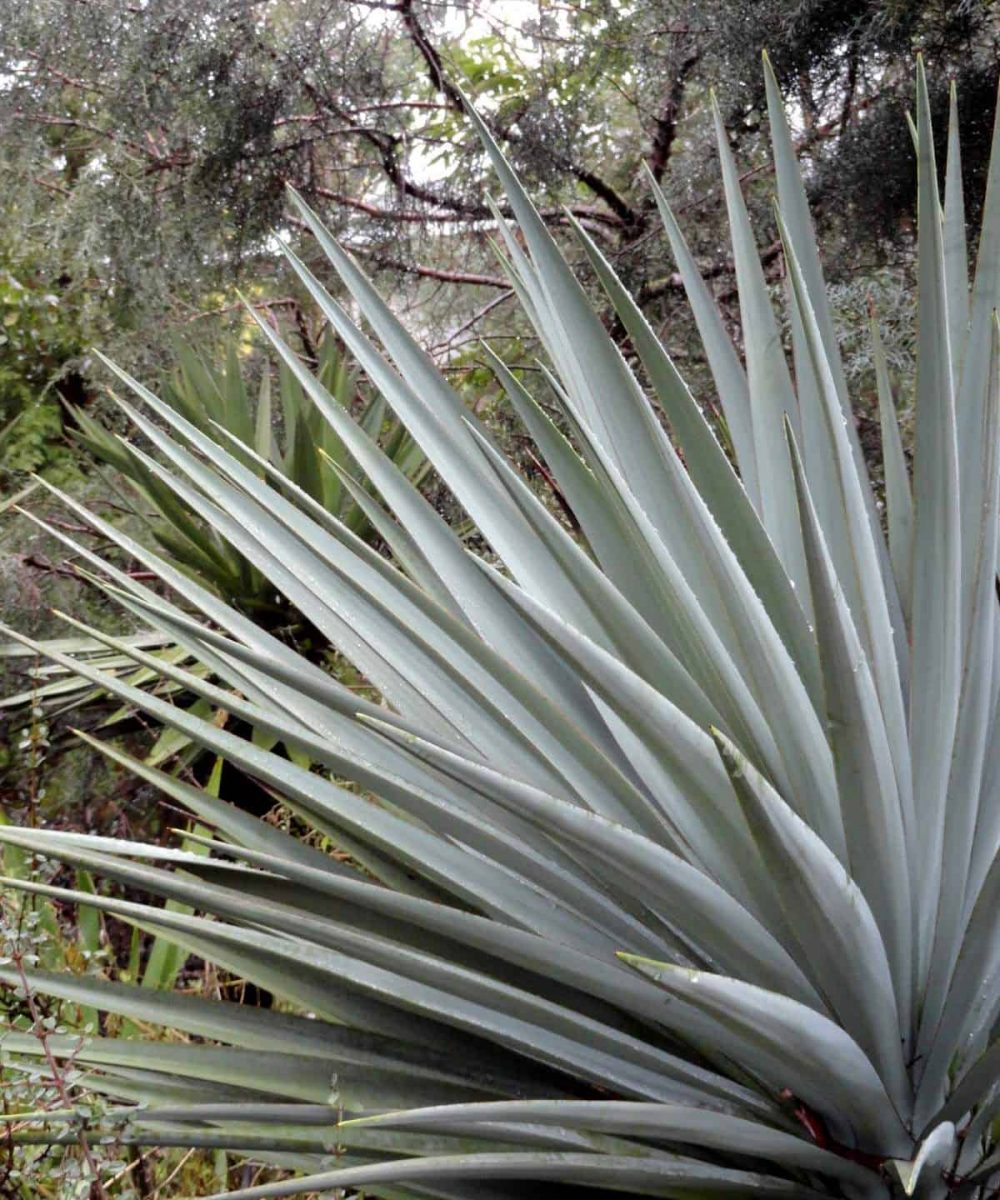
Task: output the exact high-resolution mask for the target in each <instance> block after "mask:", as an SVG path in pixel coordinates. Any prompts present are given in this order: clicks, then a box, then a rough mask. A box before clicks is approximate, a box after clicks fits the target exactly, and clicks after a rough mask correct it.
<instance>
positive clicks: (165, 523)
mask: <svg viewBox="0 0 1000 1200" xmlns="http://www.w3.org/2000/svg"><path fill="white" fill-rule="evenodd" d="M175 353H176V365H175V367H174V369H173V372H172V373H171V376H170V379H169V383H168V385H167V386H166V388H165V390H164V399H165V400H166V401H167V403H168V404H169V405H170V406H171V407H172V408H173V409H174V410H175V411H176V412H178V413H180V414H181V416H183V417H185V418H186V419H187V420H188V421H190V422H191V423H192V424H193V425H194V426H195V427H196V428H197V429H199V430H200V431H201V432H202V433H204V434H205V435H206V436H207V437H210V438H212V439H213V440H214V441H215V442H217V443H218V444H219V445H221V446H223V447H225V448H227V449H230V450H232V449H233V448H234V446H236V445H237V444H242V445H245V446H247V447H249V448H251V450H252V451H253V454H254V457H253V458H249V457H247V456H244V457H243V458H242V461H244V462H246V463H247V464H248V465H249V466H250V467H251V469H252V470H254V471H255V472H256V473H257V474H258V475H259V476H260V477H261V478H269V479H271V480H272V481H274V482H276V483H277V484H278V486H279V487H280V485H281V483H282V482H287V483H288V484H290V485H293V486H294V487H296V488H298V489H300V490H301V491H302V492H304V493H305V495H306V496H308V497H309V498H310V499H312V500H314V501H315V502H316V503H317V504H318V505H320V506H321V507H322V508H323V509H324V510H325V511H326V512H328V513H329V514H330V515H331V516H334V517H336V518H337V519H338V520H340V521H342V522H343V523H344V524H345V525H346V526H347V528H348V529H350V530H351V532H352V533H356V534H357V535H358V536H359V537H363V538H365V539H366V540H376V539H377V537H378V534H377V531H375V530H374V529H373V528H372V525H371V522H370V520H369V517H368V515H367V513H366V509H368V508H369V507H370V506H369V505H368V504H366V503H365V500H364V498H360V501H359V496H358V493H359V491H361V490H364V491H365V492H366V495H367V493H368V492H369V490H370V484H369V483H368V481H367V480H366V479H365V477H364V474H363V472H361V471H359V470H358V469H357V467H356V466H354V464H353V462H352V460H351V458H350V456H349V454H348V453H347V449H346V447H345V446H344V443H343V441H342V439H341V438H340V437H339V436H338V434H337V432H336V430H335V429H334V428H333V427H332V426H331V425H330V424H329V422H327V421H324V420H323V417H322V415H321V414H320V413H319V412H318V411H317V410H316V407H315V405H314V404H312V403H311V401H310V400H309V399H308V397H307V396H306V395H305V393H304V391H303V389H302V385H301V384H300V383H299V381H298V379H297V378H296V377H295V374H294V372H293V371H291V370H290V369H289V367H288V366H287V365H286V364H284V363H283V364H281V366H280V367H279V372H278V385H277V388H276V389H273V388H272V381H271V376H270V374H269V372H267V371H266V370H265V372H264V373H263V375H262V378H261V381H260V384H259V386H258V388H257V394H256V400H255V401H254V400H253V399H251V392H250V389H249V388H248V386H247V383H246V379H245V373H246V367H245V364H244V362H243V360H242V357H241V354H240V350H239V345H238V343H237V342H236V340H235V339H230V340H229V342H228V343H227V344H226V348H225V355H224V363H225V365H224V366H219V365H216V364H215V363H214V362H213V360H212V359H211V358H209V357H207V356H205V355H203V354H199V353H198V352H196V351H194V350H192V349H191V348H190V347H188V346H186V345H184V344H183V343H178V344H177V346H176V347H175ZM317 355H318V362H317V364H316V378H317V380H318V381H319V382H320V384H321V385H322V386H323V388H324V389H325V390H326V392H327V393H328V394H329V395H330V396H331V397H332V398H333V399H334V400H335V401H336V402H337V403H338V404H340V405H341V406H342V407H343V408H344V410H345V411H346V412H349V413H351V414H352V415H353V416H355V418H356V419H357V422H358V424H359V425H360V427H361V428H362V429H363V430H364V431H365V433H366V434H367V435H368V436H369V437H370V438H372V439H373V440H375V441H378V442H379V443H380V444H381V445H382V446H383V448H384V450H385V453H386V455H387V456H388V457H389V458H390V459H391V460H392V461H393V462H394V463H395V464H396V465H397V466H398V467H399V468H400V470H401V471H402V472H403V474H404V475H405V476H406V477H407V478H408V479H410V480H412V481H413V482H414V483H415V484H419V483H420V481H421V479H423V477H424V476H425V475H426V473H427V470H428V463H427V459H426V458H425V457H424V455H423V454H422V453H421V451H420V449H419V447H418V446H417V445H416V444H415V443H414V441H413V439H412V438H411V437H409V436H408V435H407V432H406V429H405V427H404V426H403V424H402V422H401V421H399V420H398V419H396V418H395V417H393V415H392V413H391V411H390V410H389V408H388V406H387V404H386V402H385V400H384V399H383V398H382V397H381V396H379V395H375V396H367V395H366V394H365V391H364V389H363V388H362V387H361V386H359V382H358V379H357V372H356V370H355V369H354V368H353V367H352V366H351V365H350V363H349V362H348V359H347V356H346V355H345V354H343V353H342V352H341V350H340V349H339V348H338V346H337V341H336V338H335V337H333V336H332V335H331V334H330V333H329V332H327V333H326V334H325V335H324V336H323V338H322V339H321V340H320V343H319V347H318V350H317ZM272 393H273V397H272ZM73 415H74V418H75V420H76V422H77V424H78V430H77V440H78V441H79V442H80V443H81V444H82V445H83V446H84V447H85V448H86V449H87V450H88V451H90V453H91V454H93V455H94V456H95V457H96V458H97V459H98V460H100V461H102V462H104V463H107V464H108V465H109V466H111V467H113V468H114V469H115V470H116V471H117V472H118V473H119V474H120V475H121V476H123V477H124V478H125V479H127V480H128V481H129V483H131V484H132V485H133V487H134V488H135V489H136V491H137V492H138V494H139V497H140V501H141V505H142V507H141V509H140V512H141V515H142V516H143V518H144V519H145V520H147V521H149V522H150V523H151V526H152V532H153V534H154V536H155V537H156V539H157V541H158V542H159V543H160V545H161V546H162V547H163V548H164V549H165V550H166V551H167V553H168V554H169V555H170V557H171V558H172V559H173V560H174V561H175V562H177V563H178V564H179V565H181V566H182V567H184V568H185V569H186V570H187V571H189V572H190V573H191V574H193V575H194V576H195V577H196V578H197V579H198V580H199V581H201V582H203V583H205V584H207V585H208V586H210V587H213V588H214V589H215V591H216V592H218V594H219V595H220V596H222V597H224V598H225V599H226V600H227V601H228V602H229V603H231V604H234V605H235V606H236V607H239V608H242V609H243V610H244V611H245V612H248V613H250V614H252V615H254V616H255V617H256V619H257V620H258V622H259V623H263V624H273V623H274V622H275V621H276V620H277V621H281V620H287V611H286V609H287V606H285V605H282V604H281V603H280V597H276V595H275V589H274V586H273V584H271V583H269V582H268V580H267V578H266V576H265V575H264V574H263V573H262V572H261V571H260V570H259V569H258V568H256V567H255V566H254V565H253V563H251V562H249V561H248V560H247V559H246V558H245V557H244V556H243V555H242V554H240V553H238V552H237V551H235V550H234V549H233V548H232V547H231V546H230V545H229V544H228V543H227V542H226V540H225V539H224V538H221V537H219V535H218V534H217V533H216V532H215V531H214V530H213V529H212V528H211V526H209V525H207V524H205V523H204V522H201V521H199V520H198V519H197V517H195V516H193V515H192V514H191V512H189V511H188V509H187V508H186V506H185V505H184V504H182V503H180V502H179V501H178V499H177V497H176V496H175V495H174V493H173V492H172V491H171V489H170V488H169V487H168V486H166V485H165V484H163V483H162V481H161V480H160V479H159V478H158V476H157V475H156V472H155V471H154V470H152V469H151V467H150V466H149V465H148V462H147V461H146V459H145V458H144V457H143V456H142V455H140V454H139V453H137V451H136V448H135V447H134V446H133V445H131V444H130V443H129V442H128V441H126V440H125V439H123V438H120V437H116V436H115V435H114V434H112V433H109V432H108V430H106V429H105V428H104V427H103V426H102V425H101V424H99V423H98V422H97V421H95V420H94V419H93V418H91V417H89V416H88V415H87V414H86V413H84V412H82V411H81V410H79V409H77V410H74V414H73ZM237 453H238V451H237Z"/></svg>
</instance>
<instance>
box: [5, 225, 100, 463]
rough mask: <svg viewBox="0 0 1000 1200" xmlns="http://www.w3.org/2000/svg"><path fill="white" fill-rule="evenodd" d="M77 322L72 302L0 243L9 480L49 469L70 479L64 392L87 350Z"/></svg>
mask: <svg viewBox="0 0 1000 1200" xmlns="http://www.w3.org/2000/svg"><path fill="white" fill-rule="evenodd" d="M8 263H9V264H10V265H9V266H7V265H6V264H8ZM77 322H78V314H77V313H76V312H75V310H74V308H73V306H72V304H69V305H67V304H64V303H62V302H61V301H60V298H59V297H58V296H57V295H56V294H55V293H53V292H51V291H41V290H39V289H38V287H37V286H36V281H34V280H32V279H31V275H30V268H29V267H28V266H27V265H26V264H25V263H24V262H23V261H11V259H10V258H9V257H8V256H7V255H6V254H4V253H3V252H2V248H0V473H2V474H4V475H6V476H7V477H8V478H9V477H10V473H21V472H32V471H44V472H46V474H47V475H48V476H49V477H50V478H53V479H56V480H58V481H59V482H63V483H65V482H66V481H67V480H68V478H69V476H70V475H71V474H72V472H73V462H72V456H71V455H70V453H69V451H68V448H67V446H66V443H65V439H64V438H63V427H62V415H61V411H60V406H59V391H60V383H61V381H63V380H64V377H65V376H66V375H67V373H73V372H74V371H75V369H76V367H77V365H78V363H79V359H80V356H81V355H82V353H83V347H82V343H81V337H82V333H81V329H80V327H79V325H78V323H77Z"/></svg>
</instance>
